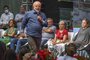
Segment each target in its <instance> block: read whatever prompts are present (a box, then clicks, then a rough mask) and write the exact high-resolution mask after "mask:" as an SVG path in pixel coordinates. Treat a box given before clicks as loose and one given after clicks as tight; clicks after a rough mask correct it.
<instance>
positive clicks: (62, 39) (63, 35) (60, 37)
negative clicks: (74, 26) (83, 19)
mask: <svg viewBox="0 0 90 60" xmlns="http://www.w3.org/2000/svg"><path fill="white" fill-rule="evenodd" d="M67 40H68V31H67V30H66V29H65V22H64V21H63V20H62V21H60V22H59V29H57V30H56V34H55V38H54V39H51V40H49V41H48V42H47V44H48V46H49V47H48V48H51V46H54V48H55V49H56V50H57V51H58V52H59V54H61V53H62V52H64V51H65V43H66V41H67Z"/></svg>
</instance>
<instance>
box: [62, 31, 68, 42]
mask: <svg viewBox="0 0 90 60" xmlns="http://www.w3.org/2000/svg"><path fill="white" fill-rule="evenodd" d="M67 39H68V31H67V30H66V31H65V32H64V36H63V40H61V41H60V42H61V43H65V42H66V40H67Z"/></svg>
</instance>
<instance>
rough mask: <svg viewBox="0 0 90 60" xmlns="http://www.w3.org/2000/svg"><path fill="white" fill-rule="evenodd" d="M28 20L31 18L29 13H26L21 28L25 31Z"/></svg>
mask: <svg viewBox="0 0 90 60" xmlns="http://www.w3.org/2000/svg"><path fill="white" fill-rule="evenodd" d="M28 20H29V18H28V13H26V14H25V16H24V17H23V19H22V26H21V29H22V31H23V32H24V28H25V26H26V25H27V23H28Z"/></svg>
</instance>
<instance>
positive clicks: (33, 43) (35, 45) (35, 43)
mask: <svg viewBox="0 0 90 60" xmlns="http://www.w3.org/2000/svg"><path fill="white" fill-rule="evenodd" d="M27 38H28V43H29V46H30V47H31V48H32V49H33V50H35V51H38V50H39V49H40V44H41V37H34V36H30V35H28V36H27Z"/></svg>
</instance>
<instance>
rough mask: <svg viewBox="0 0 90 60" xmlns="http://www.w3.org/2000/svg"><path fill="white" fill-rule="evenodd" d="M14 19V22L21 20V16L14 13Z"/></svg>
mask: <svg viewBox="0 0 90 60" xmlns="http://www.w3.org/2000/svg"><path fill="white" fill-rule="evenodd" d="M15 21H16V22H21V21H22V18H21V17H20V16H19V14H16V16H15Z"/></svg>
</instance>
